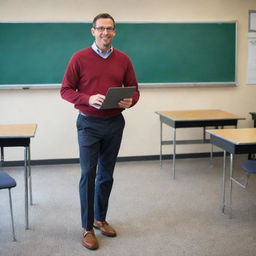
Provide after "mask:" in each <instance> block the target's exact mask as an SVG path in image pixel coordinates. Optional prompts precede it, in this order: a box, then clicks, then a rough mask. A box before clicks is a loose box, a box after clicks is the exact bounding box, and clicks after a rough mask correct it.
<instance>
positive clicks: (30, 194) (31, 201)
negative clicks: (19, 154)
mask: <svg viewBox="0 0 256 256" xmlns="http://www.w3.org/2000/svg"><path fill="white" fill-rule="evenodd" d="M28 178H29V196H30V205H33V198H32V176H31V163H30V146H28Z"/></svg>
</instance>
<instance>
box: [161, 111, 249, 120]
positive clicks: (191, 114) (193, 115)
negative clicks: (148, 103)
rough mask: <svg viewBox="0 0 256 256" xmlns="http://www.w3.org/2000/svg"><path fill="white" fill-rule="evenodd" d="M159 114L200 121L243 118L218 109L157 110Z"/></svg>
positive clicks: (177, 118)
mask: <svg viewBox="0 0 256 256" xmlns="http://www.w3.org/2000/svg"><path fill="white" fill-rule="evenodd" d="M156 113H157V114H159V115H163V116H165V117H167V118H170V119H172V120H175V121H197V120H198V121H200V120H223V119H236V120H243V119H245V118H244V117H242V116H239V115H235V114H232V113H229V112H225V111H222V110H219V109H205V110H203V109H202V110H176V111H157V112H156Z"/></svg>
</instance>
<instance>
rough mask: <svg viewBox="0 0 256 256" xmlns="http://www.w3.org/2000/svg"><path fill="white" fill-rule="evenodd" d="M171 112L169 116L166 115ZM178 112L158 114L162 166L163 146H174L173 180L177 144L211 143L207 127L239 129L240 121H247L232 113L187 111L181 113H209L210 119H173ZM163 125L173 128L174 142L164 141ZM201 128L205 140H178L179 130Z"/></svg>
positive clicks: (160, 112) (174, 176) (211, 110)
mask: <svg viewBox="0 0 256 256" xmlns="http://www.w3.org/2000/svg"><path fill="white" fill-rule="evenodd" d="M167 112H169V113H170V114H169V115H166V113H167ZM178 112H179V110H178V111H157V112H156V114H158V115H159V117H160V164H161V166H162V146H163V145H173V161H172V169H173V179H175V178H176V166H175V164H176V145H177V144H201V143H210V140H207V139H206V132H205V131H206V127H215V128H219V127H220V128H223V127H224V126H235V127H237V122H238V120H242V119H245V118H244V117H241V116H238V115H234V114H231V113H227V112H224V111H221V110H214V109H210V110H187V111H180V112H181V113H197V112H198V113H199V116H200V113H202V114H205V113H209V116H208V117H204V118H198V119H183V118H181V119H175V118H173V117H172V113H178ZM217 114H225V115H227V117H221V118H220V117H219V116H218V115H217ZM163 124H166V125H168V126H170V127H172V128H173V133H172V137H173V140H172V141H171V140H168V141H163ZM195 127H201V128H203V139H201V140H179V141H177V140H176V129H177V128H195ZM212 151H213V150H212V149H211V153H210V157H211V160H212V155H213V153H212Z"/></svg>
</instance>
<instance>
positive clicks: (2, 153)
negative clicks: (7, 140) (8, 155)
mask: <svg viewBox="0 0 256 256" xmlns="http://www.w3.org/2000/svg"><path fill="white" fill-rule="evenodd" d="M3 165H4V147H1V162H0V166H3Z"/></svg>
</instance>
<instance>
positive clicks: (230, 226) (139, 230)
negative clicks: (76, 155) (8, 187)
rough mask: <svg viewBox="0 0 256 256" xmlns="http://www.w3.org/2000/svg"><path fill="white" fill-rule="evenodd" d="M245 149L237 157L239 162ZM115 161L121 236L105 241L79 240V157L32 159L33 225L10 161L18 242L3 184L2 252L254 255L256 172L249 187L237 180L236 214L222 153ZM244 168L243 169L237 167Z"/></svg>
mask: <svg viewBox="0 0 256 256" xmlns="http://www.w3.org/2000/svg"><path fill="white" fill-rule="evenodd" d="M245 157H246V156H240V157H239V158H236V161H235V166H239V164H240V162H241V161H242V160H243V159H245ZM176 166H177V173H176V174H177V175H176V180H172V178H171V177H172V173H171V169H170V167H171V161H164V163H163V167H162V168H160V166H159V162H158V161H145V162H143V161H140V162H123V163H117V165H116V170H115V183H114V187H113V191H112V195H111V199H110V207H109V213H108V221H109V222H110V223H111V224H112V225H113V226H114V227H115V228H116V230H117V232H118V236H117V237H116V238H108V237H103V236H102V235H100V234H99V233H98V232H96V234H97V235H98V238H99V243H100V248H99V250H97V251H94V252H91V251H89V250H87V249H85V248H83V247H82V246H81V245H80V235H81V228H80V212H79V197H78V181H79V175H80V169H79V166H78V165H56V166H34V167H33V169H32V172H33V195H34V202H35V205H34V206H32V207H30V211H29V213H30V227H31V229H30V230H26V231H25V230H24V202H23V200H24V190H23V171H22V168H20V167H15V168H5V170H6V171H8V172H9V173H10V174H11V175H12V176H13V177H15V179H16V180H17V182H18V186H17V187H16V188H14V189H13V203H14V214H15V227H16V235H17V238H18V242H15V243H14V242H12V241H11V228H10V215H9V208H8V194H7V192H6V191H0V255H1V256H14V255H15V256H16V255H17V256H32V255H33V256H34V255H37V256H48V255H49V256H50V255H51V256H59V255H61V256H71V255H74V256H80V255H83V256H84V255H91V254H93V255H104V256H110V255H111V256H128V255H129V256H130V255H131V256H134V255H147V256H151V255H152V256H153V255H154V256H155V255H163V256H168V255H170V256H190V255H191V256H192V255H195V256H229V255H230V256H231V255H235V256H239V255H244V256H254V255H256V204H255V198H256V177H254V176H252V177H251V179H250V181H249V187H248V189H247V190H244V189H242V188H240V187H238V186H237V185H234V203H233V219H229V218H228V216H227V215H223V214H222V213H221V211H220V198H221V195H220V189H221V179H222V177H221V176H222V169H221V167H222V159H221V158H216V159H214V165H213V166H210V165H209V160H208V159H206V158H204V159H186V160H180V159H178V160H177V165H176ZM236 169H237V170H236V172H237V174H238V175H240V174H242V172H241V171H240V169H239V168H236Z"/></svg>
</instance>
